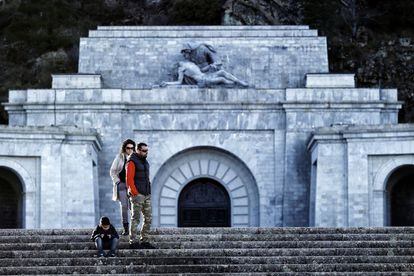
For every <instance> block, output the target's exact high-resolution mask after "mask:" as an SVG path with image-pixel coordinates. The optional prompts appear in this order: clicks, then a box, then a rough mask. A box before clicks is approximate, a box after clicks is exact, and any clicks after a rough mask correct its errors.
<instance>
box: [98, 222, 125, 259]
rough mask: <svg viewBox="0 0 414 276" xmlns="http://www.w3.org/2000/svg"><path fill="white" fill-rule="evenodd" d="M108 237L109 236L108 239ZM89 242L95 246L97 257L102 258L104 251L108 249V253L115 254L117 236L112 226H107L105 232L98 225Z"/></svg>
mask: <svg viewBox="0 0 414 276" xmlns="http://www.w3.org/2000/svg"><path fill="white" fill-rule="evenodd" d="M102 235H103V237H102ZM109 235H110V236H111V237H110V238H109ZM91 240H92V241H94V242H95V244H96V247H97V249H98V256H103V250H104V249H110V250H111V251H110V253H113V254H115V250H116V248H117V246H118V240H119V235H118V233H117V232H116V230H115V227H113V226H112V224H111V225H110V226H109V229H108V230H105V229H103V228H102V227H101V226H100V225H98V226H96V228H95V230H94V231H93V233H92V236H91Z"/></svg>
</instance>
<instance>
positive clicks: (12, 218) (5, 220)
mask: <svg viewBox="0 0 414 276" xmlns="http://www.w3.org/2000/svg"><path fill="white" fill-rule="evenodd" d="M0 210H1V211H0V229H5V228H9V229H10V228H22V227H23V191H22V184H21V182H20V179H19V178H18V176H17V175H16V174H15V173H14V172H13V171H12V170H10V169H8V168H5V167H0Z"/></svg>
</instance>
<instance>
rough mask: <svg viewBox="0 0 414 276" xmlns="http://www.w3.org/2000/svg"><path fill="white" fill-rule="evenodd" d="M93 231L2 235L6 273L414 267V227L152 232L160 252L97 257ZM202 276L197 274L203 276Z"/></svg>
mask: <svg viewBox="0 0 414 276" xmlns="http://www.w3.org/2000/svg"><path fill="white" fill-rule="evenodd" d="M91 232H92V229H82V230H78V229H68V230H0V248H1V250H0V273H1V274H2V275H22V274H24V275H30V274H84V273H87V274H99V275H102V274H145V275H148V274H149V273H155V274H157V275H167V274H184V273H200V274H201V275H212V274H214V275H221V274H222V273H226V275H250V273H254V275H269V273H272V274H277V275H279V274H280V275H298V274H300V275H305V274H307V273H324V275H345V274H347V275H349V274H351V273H352V274H356V273H361V274H363V275H380V274H382V273H386V274H387V275H390V274H393V273H395V274H397V273H398V274H399V273H404V272H406V273H410V272H412V271H413V269H414V257H413V255H414V250H413V248H412V246H411V245H412V241H413V239H414V229H413V228H348V229H343V228H319V229H318V228H214V229H213V228H210V229H208V228H182V229H177V228H169V229H168V228H167V229H153V230H152V231H151V233H150V243H151V245H153V246H154V247H155V249H129V245H128V243H127V239H126V238H125V237H122V238H121V241H120V245H119V251H118V256H117V257H115V258H99V259H98V258H97V257H96V250H95V248H94V245H93V243H92V242H91V241H90V240H89V237H90V234H91ZM200 274H198V275H200Z"/></svg>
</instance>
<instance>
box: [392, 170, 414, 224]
mask: <svg viewBox="0 0 414 276" xmlns="http://www.w3.org/2000/svg"><path fill="white" fill-rule="evenodd" d="M391 226H414V174H411V175H408V176H406V177H404V178H403V179H401V180H400V181H399V182H398V183H397V184H396V185H395V186H394V187H393V189H392V191H391Z"/></svg>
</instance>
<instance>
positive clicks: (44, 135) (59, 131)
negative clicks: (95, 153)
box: [0, 125, 102, 150]
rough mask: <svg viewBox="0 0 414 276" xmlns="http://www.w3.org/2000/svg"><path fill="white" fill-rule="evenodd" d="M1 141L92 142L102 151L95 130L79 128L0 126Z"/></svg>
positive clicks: (99, 139) (100, 142)
mask: <svg viewBox="0 0 414 276" xmlns="http://www.w3.org/2000/svg"><path fill="white" fill-rule="evenodd" d="M1 139H6V140H10V139H21V140H27V139H29V140H42V141H44V140H59V141H61V140H65V141H66V142H69V143H76V142H79V141H82V143H84V142H85V141H88V142H92V143H93V144H94V145H95V147H96V148H97V149H98V150H101V149H102V141H101V138H100V135H99V133H98V131H97V130H96V129H94V128H78V127H76V126H24V127H20V126H8V125H0V140H1Z"/></svg>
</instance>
